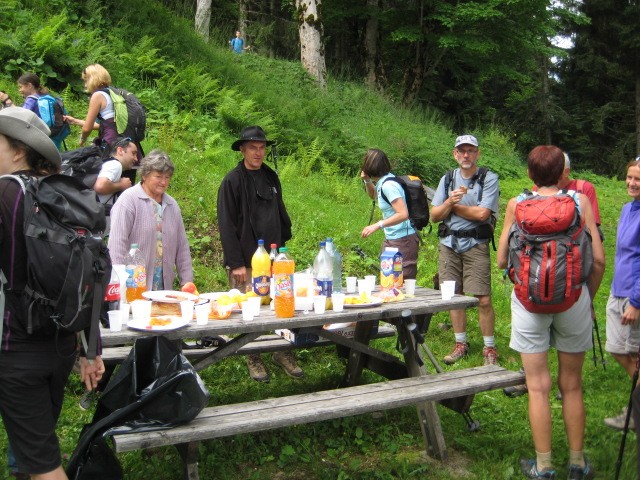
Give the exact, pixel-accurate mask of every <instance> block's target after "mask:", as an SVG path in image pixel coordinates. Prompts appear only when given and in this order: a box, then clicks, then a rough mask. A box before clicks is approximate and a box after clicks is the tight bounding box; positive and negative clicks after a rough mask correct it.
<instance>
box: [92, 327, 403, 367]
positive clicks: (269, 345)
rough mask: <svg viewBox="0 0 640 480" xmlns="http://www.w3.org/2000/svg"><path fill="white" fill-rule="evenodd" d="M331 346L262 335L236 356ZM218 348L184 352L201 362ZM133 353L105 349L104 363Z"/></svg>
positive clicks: (385, 333) (382, 331) (387, 331)
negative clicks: (300, 343) (293, 341)
mask: <svg viewBox="0 0 640 480" xmlns="http://www.w3.org/2000/svg"><path fill="white" fill-rule="evenodd" d="M395 334H396V331H395V329H394V328H392V327H391V326H388V325H380V326H379V327H378V331H377V332H376V333H374V334H373V335H372V337H371V338H387V337H393V336H394V335H395ZM330 345H335V343H333V342H332V341H330V340H327V339H326V338H320V339H318V340H317V341H315V342H313V343H308V344H306V345H294V344H293V343H291V342H290V341H288V340H285V339H284V338H282V337H280V336H279V335H275V334H272V335H261V336H259V337H258V338H256V339H255V340H254V341H253V342H251V343H248V344H247V345H244V346H242V347H241V348H240V349H239V350H238V351H237V352H236V353H235V354H236V355H253V354H260V353H271V352H278V351H281V350H293V349H300V348H314V347H327V346H330ZM215 348H216V347H210V348H209V347H207V348H188V349H187V348H185V349H184V350H183V351H182V352H183V353H184V354H185V356H186V357H187V358H188V359H189V360H190V361H195V360H199V359H200V358H202V357H205V356H207V355H208V354H210V353H211V352H212V351H214V350H215ZM130 351H131V345H129V346H122V347H105V348H103V350H102V361H103V362H104V363H105V365H107V366H108V365H117V364H120V363H122V362H123V361H124V359H125V358H127V355H129V352H130Z"/></svg>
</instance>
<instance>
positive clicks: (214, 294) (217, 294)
mask: <svg viewBox="0 0 640 480" xmlns="http://www.w3.org/2000/svg"><path fill="white" fill-rule="evenodd" d="M225 294H226V295H228V294H229V292H208V293H201V294H200V298H206V299H208V300H218V297H220V295H225Z"/></svg>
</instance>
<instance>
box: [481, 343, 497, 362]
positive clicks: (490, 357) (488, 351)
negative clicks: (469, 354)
mask: <svg viewBox="0 0 640 480" xmlns="http://www.w3.org/2000/svg"><path fill="white" fill-rule="evenodd" d="M482 356H483V357H484V364H485V365H498V352H497V351H496V347H484V348H483V349H482Z"/></svg>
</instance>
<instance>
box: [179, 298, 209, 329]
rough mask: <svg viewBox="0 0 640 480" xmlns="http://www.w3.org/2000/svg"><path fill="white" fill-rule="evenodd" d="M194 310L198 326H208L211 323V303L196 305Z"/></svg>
mask: <svg viewBox="0 0 640 480" xmlns="http://www.w3.org/2000/svg"><path fill="white" fill-rule="evenodd" d="M180 303H182V302H180ZM181 306H182V305H181ZM194 308H195V311H196V323H197V324H198V325H207V324H208V323H209V312H210V311H211V310H210V307H209V303H208V302H207V303H201V304H200V305H196V306H195V307H194Z"/></svg>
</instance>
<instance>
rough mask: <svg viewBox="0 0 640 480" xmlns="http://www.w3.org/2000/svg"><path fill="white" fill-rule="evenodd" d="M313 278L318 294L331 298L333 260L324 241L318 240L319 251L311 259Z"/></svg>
mask: <svg viewBox="0 0 640 480" xmlns="http://www.w3.org/2000/svg"><path fill="white" fill-rule="evenodd" d="M313 279H314V283H315V285H316V289H319V292H318V295H325V296H326V297H327V298H331V293H332V291H333V260H332V258H331V255H329V252H327V249H326V242H324V241H323V242H320V251H319V252H318V255H316V258H315V260H314V261H313Z"/></svg>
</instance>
